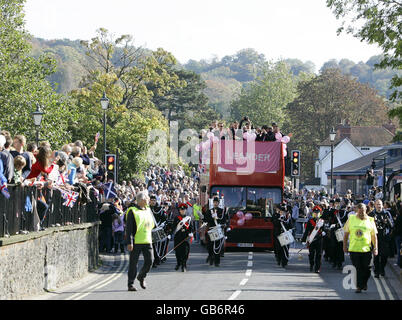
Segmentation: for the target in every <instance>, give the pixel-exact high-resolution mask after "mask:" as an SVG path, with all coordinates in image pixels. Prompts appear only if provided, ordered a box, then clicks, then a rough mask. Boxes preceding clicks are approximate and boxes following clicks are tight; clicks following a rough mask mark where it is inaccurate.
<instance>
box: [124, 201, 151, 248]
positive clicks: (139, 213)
mask: <svg viewBox="0 0 402 320" xmlns="http://www.w3.org/2000/svg"><path fill="white" fill-rule="evenodd" d="M130 210H132V211H133V214H134V219H135V223H136V224H137V232H136V233H135V237H134V243H135V244H148V243H152V229H153V228H154V227H155V222H154V217H153V215H152V212H151V210H150V209H149V208H146V209H145V210H140V209H138V208H136V207H132V208H130V209H128V210H127V214H128V212H129V211H130Z"/></svg>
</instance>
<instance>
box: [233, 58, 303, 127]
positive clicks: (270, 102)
mask: <svg viewBox="0 0 402 320" xmlns="http://www.w3.org/2000/svg"><path fill="white" fill-rule="evenodd" d="M259 73H261V76H260V77H258V78H257V79H256V80H255V81H253V82H251V83H250V84H249V86H247V87H245V88H243V89H242V90H241V92H240V94H239V96H238V98H237V99H235V100H234V101H233V102H232V104H231V116H232V118H233V119H236V120H239V119H241V118H243V117H244V116H248V117H249V118H250V119H252V121H253V123H254V124H255V125H258V126H262V125H264V124H266V125H268V124H270V123H271V122H272V121H275V122H279V123H282V122H283V121H284V120H285V110H284V109H285V106H286V105H287V104H288V103H289V102H291V101H292V100H293V99H294V98H295V91H296V81H295V78H294V77H293V75H292V74H291V73H290V72H289V66H288V65H287V64H285V63H283V62H277V63H265V64H264V65H263V66H261V69H260V70H259Z"/></svg>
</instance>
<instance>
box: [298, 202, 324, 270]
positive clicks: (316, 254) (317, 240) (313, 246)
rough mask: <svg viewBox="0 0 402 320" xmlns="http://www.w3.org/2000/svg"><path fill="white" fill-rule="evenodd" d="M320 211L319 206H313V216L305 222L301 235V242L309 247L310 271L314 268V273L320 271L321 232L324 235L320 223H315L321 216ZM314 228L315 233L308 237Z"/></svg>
mask: <svg viewBox="0 0 402 320" xmlns="http://www.w3.org/2000/svg"><path fill="white" fill-rule="evenodd" d="M321 212H322V209H321V207H320V206H315V207H314V208H313V216H312V218H311V219H310V220H309V221H308V222H307V223H306V229H305V231H304V234H303V237H302V242H307V247H308V249H309V255H308V257H309V260H310V271H313V270H314V272H315V273H320V268H321V255H322V242H323V234H324V235H325V232H324V231H323V230H322V226H321V227H320V225H317V224H318V222H319V220H320V218H321ZM314 229H316V235H315V237H314V238H313V239H310V235H311V233H312V232H313V231H314ZM310 241H311V243H310Z"/></svg>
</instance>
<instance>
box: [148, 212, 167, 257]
mask: <svg viewBox="0 0 402 320" xmlns="http://www.w3.org/2000/svg"><path fill="white" fill-rule="evenodd" d="M162 210H163V208H161V209H160V210H159V211H158V212H153V211H152V210H151V212H152V217H153V219H154V223H155V226H156V227H161V228H164V227H165V222H162V223H161V224H160V225H158V223H157V222H156V219H155V214H160V213H161V211H162ZM167 240H168V238H166V239H164V240H162V241H158V242H157V243H156V244H155V246H156V250H155V251H156V255H157V256H158V259H161V257H160V256H161V255H160V253H163V251H165V249H166V244H167V243H168V242H167ZM162 246H163V250H162Z"/></svg>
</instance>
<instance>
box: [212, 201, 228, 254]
mask: <svg viewBox="0 0 402 320" xmlns="http://www.w3.org/2000/svg"><path fill="white" fill-rule="evenodd" d="M214 213H215V214H216V215H217V213H216V209H214ZM224 216H225V211H222V217H221V218H219V219H223V217H224ZM214 221H215V226H217V227H218V226H219V227H221V228H222V226H221V225H220V224H219V223H218V221H217V220H216V218H214ZM217 242H218V241H214V246H213V251H214V254H219V253H220V252H221V249H222V246H223V245H224V243H225V237H223V238H222V239H220V240H219V244H218V245H217V244H216V243H217Z"/></svg>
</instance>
